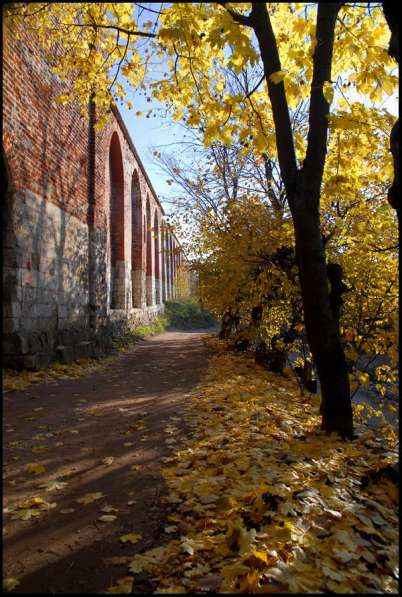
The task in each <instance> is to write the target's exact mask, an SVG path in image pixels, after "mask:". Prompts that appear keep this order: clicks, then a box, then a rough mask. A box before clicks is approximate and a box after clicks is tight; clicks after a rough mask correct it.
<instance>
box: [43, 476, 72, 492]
mask: <svg viewBox="0 0 402 597" xmlns="http://www.w3.org/2000/svg"><path fill="white" fill-rule="evenodd" d="M66 485H67V483H66V482H64V481H57V480H56V479H55V480H53V481H47V482H46V483H42V484H41V485H39V487H41V488H43V489H44V490H45V491H60V489H63V487H65V486H66Z"/></svg>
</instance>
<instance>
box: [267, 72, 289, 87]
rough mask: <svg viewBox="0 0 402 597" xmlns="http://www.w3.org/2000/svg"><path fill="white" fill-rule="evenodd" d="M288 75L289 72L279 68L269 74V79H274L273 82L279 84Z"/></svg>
mask: <svg viewBox="0 0 402 597" xmlns="http://www.w3.org/2000/svg"><path fill="white" fill-rule="evenodd" d="M286 75H287V72H286V71H285V70H278V71H276V72H275V73H272V74H271V75H269V80H270V81H272V83H275V84H276V85H277V84H278V83H280V82H281V81H283V79H284V78H285V77H286Z"/></svg>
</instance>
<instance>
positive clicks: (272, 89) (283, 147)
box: [251, 2, 297, 203]
mask: <svg viewBox="0 0 402 597" xmlns="http://www.w3.org/2000/svg"><path fill="white" fill-rule="evenodd" d="M251 14H252V17H253V23H254V31H255V34H256V36H257V39H258V44H259V47H260V52H261V57H262V61H263V64H264V74H265V79H266V81H267V86H268V95H269V99H270V101H271V106H272V114H273V118H274V123H275V130H276V135H275V136H276V146H277V150H278V159H279V166H280V171H281V176H282V178H283V181H284V184H285V188H286V194H287V198H288V201H289V202H290V203H291V202H292V199H293V194H294V186H295V182H296V175H297V161H296V152H295V148H294V143H293V133H292V125H291V122H290V117H289V108H288V103H287V100H286V94H285V86H284V84H283V81H281V82H280V83H273V82H272V81H271V80H270V76H271V75H272V74H273V73H275V72H277V71H280V70H281V61H280V58H279V52H278V47H277V44H276V39H275V35H274V32H273V29H272V25H271V20H270V18H269V14H268V11H267V7H266V4H265V2H261V3H260V2H253V3H252V11H251Z"/></svg>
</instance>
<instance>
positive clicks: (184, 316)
mask: <svg viewBox="0 0 402 597" xmlns="http://www.w3.org/2000/svg"><path fill="white" fill-rule="evenodd" d="M165 316H166V318H167V319H168V321H169V324H168V327H169V328H179V329H183V330H189V329H192V328H196V329H197V328H209V327H212V326H213V325H215V323H216V321H215V320H214V318H213V316H212V315H211V313H209V311H206V310H205V309H202V308H201V307H200V305H199V303H198V302H197V301H196V300H194V299H187V300H182V301H167V302H166V305H165Z"/></svg>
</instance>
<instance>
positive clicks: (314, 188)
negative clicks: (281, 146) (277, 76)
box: [303, 2, 342, 206]
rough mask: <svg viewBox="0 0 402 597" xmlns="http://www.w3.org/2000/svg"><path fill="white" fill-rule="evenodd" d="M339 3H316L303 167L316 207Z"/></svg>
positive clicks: (309, 192) (320, 180)
mask: <svg viewBox="0 0 402 597" xmlns="http://www.w3.org/2000/svg"><path fill="white" fill-rule="evenodd" d="M341 4H342V3H341V2H330V3H324V2H319V3H318V13H317V45H316V48H315V51H314V56H313V80H312V83H311V93H310V111H309V131H308V136H307V151H306V159H305V160H304V164H303V175H304V185H305V191H306V193H305V196H306V198H307V200H308V201H309V202H310V204H311V205H314V206H316V205H317V206H318V203H319V197H320V189H321V182H322V176H323V172H324V164H325V157H326V154H327V134H328V114H329V104H328V102H327V100H326V99H325V97H324V94H323V85H324V82H325V81H331V63H332V51H333V46H334V32H335V23H336V17H337V14H338V11H339V9H340V7H341Z"/></svg>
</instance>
